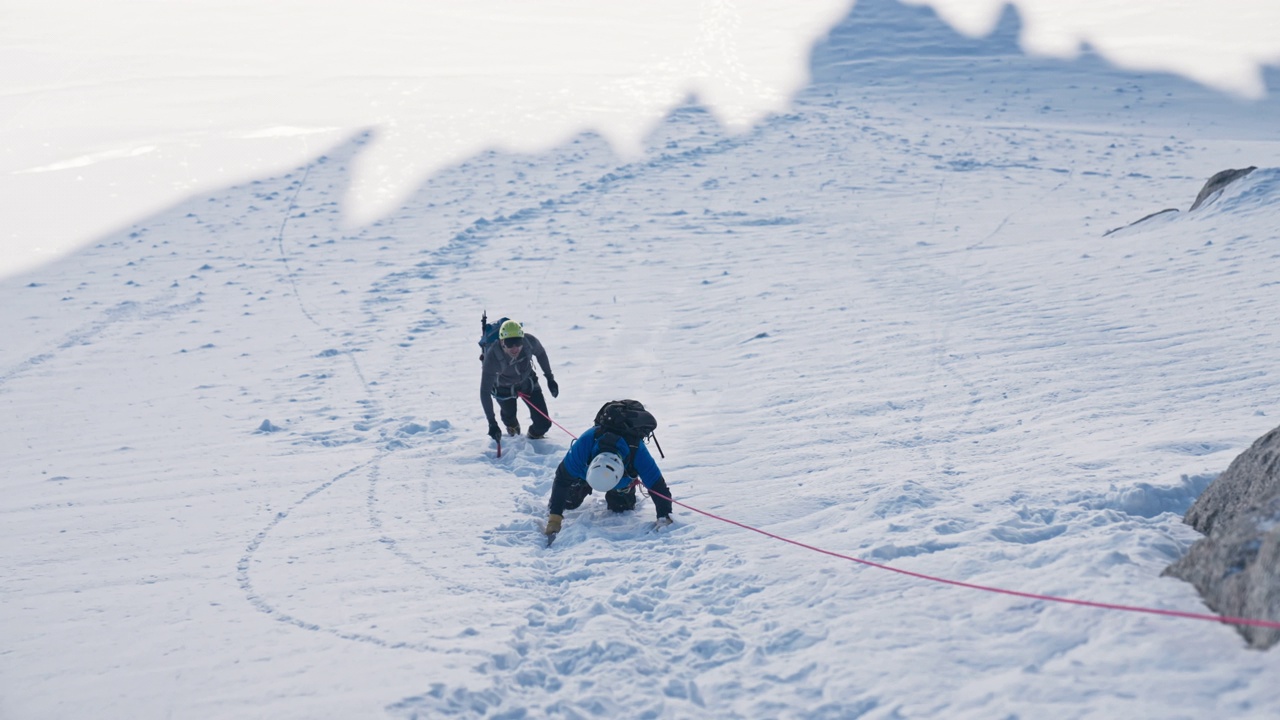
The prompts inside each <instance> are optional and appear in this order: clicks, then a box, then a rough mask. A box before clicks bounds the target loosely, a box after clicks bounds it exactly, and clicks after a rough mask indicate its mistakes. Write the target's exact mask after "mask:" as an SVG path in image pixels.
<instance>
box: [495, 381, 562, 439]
mask: <svg viewBox="0 0 1280 720" xmlns="http://www.w3.org/2000/svg"><path fill="white" fill-rule="evenodd" d="M517 393H524V394H525V395H528V396H529V402H531V403H533V407H534V408H537V410H534V409H533V408H529V417H530V421H529V434H531V435H546V434H547V431H548V430H550V429H551V420H550V419H549V418H548V417H547V416H549V415H550V414H551V413H549V412H547V399H546V398H545V397H543V396H542V388H541V387H540V386H539V385H538V381H537V380H536V379H534V380H530V381H529V382H527V383H524V384H523V385H517V386H515V387H500V388H495V389H494V399H495V400H497V401H498V411H499V415H501V417H502V423H503V424H504V425H506V426H507V427H517V426H518V425H519V424H520V418H519V417H517V415H516V411H518V410H519V409H520V405H521V404H523V403H522V401H521V400H520V398H519V397H518V395H517ZM539 411H541V412H539Z"/></svg>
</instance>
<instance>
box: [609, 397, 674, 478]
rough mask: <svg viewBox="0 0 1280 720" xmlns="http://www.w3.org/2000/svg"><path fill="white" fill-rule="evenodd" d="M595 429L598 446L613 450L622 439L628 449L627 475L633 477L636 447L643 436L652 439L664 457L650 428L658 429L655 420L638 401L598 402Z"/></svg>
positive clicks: (643, 438) (634, 474) (642, 439)
mask: <svg viewBox="0 0 1280 720" xmlns="http://www.w3.org/2000/svg"><path fill="white" fill-rule="evenodd" d="M596 428H597V430H596V442H597V443H598V445H597V447H598V448H601V449H604V450H607V451H610V452H612V450H611V448H614V447H616V446H617V444H618V439H619V438H621V439H622V440H623V441H624V442H626V443H627V447H629V448H630V449H631V452H630V453H629V454H628V455H627V467H626V471H625V474H626V476H627V477H635V476H636V470H635V460H636V450H637V449H639V446H640V443H642V442H644V441H645V440H646V439H651V440H653V444H654V445H655V446H656V447H657V448H658V454H659V455H661V456H662V457H664V458H665V457H666V455H663V454H662V446H661V445H658V439H657V438H656V437H654V436H653V431H654V430H656V429H657V428H658V420H657V419H656V418H655V417H654V416H653V414H652V413H650V412H649V411H648V410H645V409H644V405H642V404H641V403H640V401H639V400H610V401H609V402H607V403H605V404H604V405H601V406H600V410H599V411H598V412H597V413H596Z"/></svg>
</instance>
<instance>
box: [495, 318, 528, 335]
mask: <svg viewBox="0 0 1280 720" xmlns="http://www.w3.org/2000/svg"><path fill="white" fill-rule="evenodd" d="M522 337H524V328H522V327H520V323H518V322H516V321H515V320H508V321H506V322H504V323H502V327H500V328H498V339H499V340H507V339H509V338H522Z"/></svg>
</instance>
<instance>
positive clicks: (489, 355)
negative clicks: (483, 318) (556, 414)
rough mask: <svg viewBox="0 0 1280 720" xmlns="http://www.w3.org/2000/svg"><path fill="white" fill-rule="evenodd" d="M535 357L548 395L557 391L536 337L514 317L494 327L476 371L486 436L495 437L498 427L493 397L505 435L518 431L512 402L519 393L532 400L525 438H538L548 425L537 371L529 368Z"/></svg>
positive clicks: (547, 362) (549, 364)
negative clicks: (495, 334) (492, 339)
mask: <svg viewBox="0 0 1280 720" xmlns="http://www.w3.org/2000/svg"><path fill="white" fill-rule="evenodd" d="M535 357H536V358H537V359H538V365H540V366H541V367H542V374H543V375H545V376H546V377H547V389H548V390H550V391H551V397H556V396H557V395H559V394H560V386H559V385H558V384H556V378H555V375H552V374H551V361H550V360H548V359H547V351H546V350H544V349H543V347H542V343H540V342H538V338H536V337H534V336H532V335H528V334H526V333H525V331H524V328H522V327H521V326H520V323H518V322H516V321H515V320H507V321H506V322H504V323H502V326H501V327H500V328H499V329H498V342H495V343H493V344H492V345H490V346H489V347H488V349H486V350H485V351H484V357H483V362H484V365H483V369H482V370H481V371H480V406H481V407H482V408H484V416H485V418H486V419H488V421H489V437H491V438H493V439H494V440H497V439H498V438H500V437H501V436H502V430H501V429H500V428H499V427H498V422H497V420H496V419H494V416H493V400H494V399H495V398H496V399H497V400H498V406H499V408H501V414H502V423H503V424H504V425H506V428H507V434H508V435H518V434H519V433H520V420H519V419H518V418H517V417H516V410H517V409H518V408H517V406H516V403H517V402H518V400H519V397H520V394H521V393H523V394H524V395H526V396H527V397H528V398H529V402H531V403H533V406H534V408H537V410H536V411H535V410H534V409H532V408H531V409H530V410H529V416H530V418H531V419H532V420H531V422H530V423H529V439H531V440H539V439H541V438H543V437H545V436H546V434H547V430H549V429H551V419H550V417H549V416H550V413H548V412H547V400H546V398H545V397H543V395H542V388H541V387H540V386H539V385H538V374H537V373H536V372H534V370H533V359H534V358H535Z"/></svg>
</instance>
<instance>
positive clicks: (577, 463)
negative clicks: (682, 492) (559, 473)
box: [563, 427, 662, 490]
mask: <svg viewBox="0 0 1280 720" xmlns="http://www.w3.org/2000/svg"><path fill="white" fill-rule="evenodd" d="M602 452H613V453H617V455H618V457H620V458H622V462H624V463H627V465H628V466H630V467H634V468H635V474H636V475H638V476H639V477H640V482H642V483H644V486H645V487H647V488H650V489H652V488H653V486H654V484H655V483H657V482H658V481H659V480H661V479H662V471H661V470H659V469H658V463H656V462H654V460H653V456H652V455H650V454H649V448H647V447H645V446H644V443H640V444H639V445H638V446H637V447H636V458H635V462H634V463H629V462H627V461H628V457H627V456H628V455H630V454H631V448H630V447H629V446H628V445H627V442H626V441H625V440H623V439H621V438H619V439H618V444H617V445H616V446H614V447H612V448H607V447H604V448H602V447H600V443H598V442H596V428H594V427H593V428H591V429H590V430H588V431H586V432H584V433H582V435H580V436H579V437H578V439H577V440H574V441H573V444H572V445H570V446H569V452H567V453H565V456H564V462H563V465H564V469H565V472H567V473H569V475H570V476H572V477H574V478H576V479H578V480H582V479H584V478H586V477H587V466H588V465H590V464H591V459H592V458H594V457H595V456H596V455H599V454H600V453H602ZM630 484H631V478H629V477H623V478H622V479H621V480H619V481H618V485H617V486H616V487H615V488H614V489H615V490H625V489H627V486H629V485H630Z"/></svg>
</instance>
